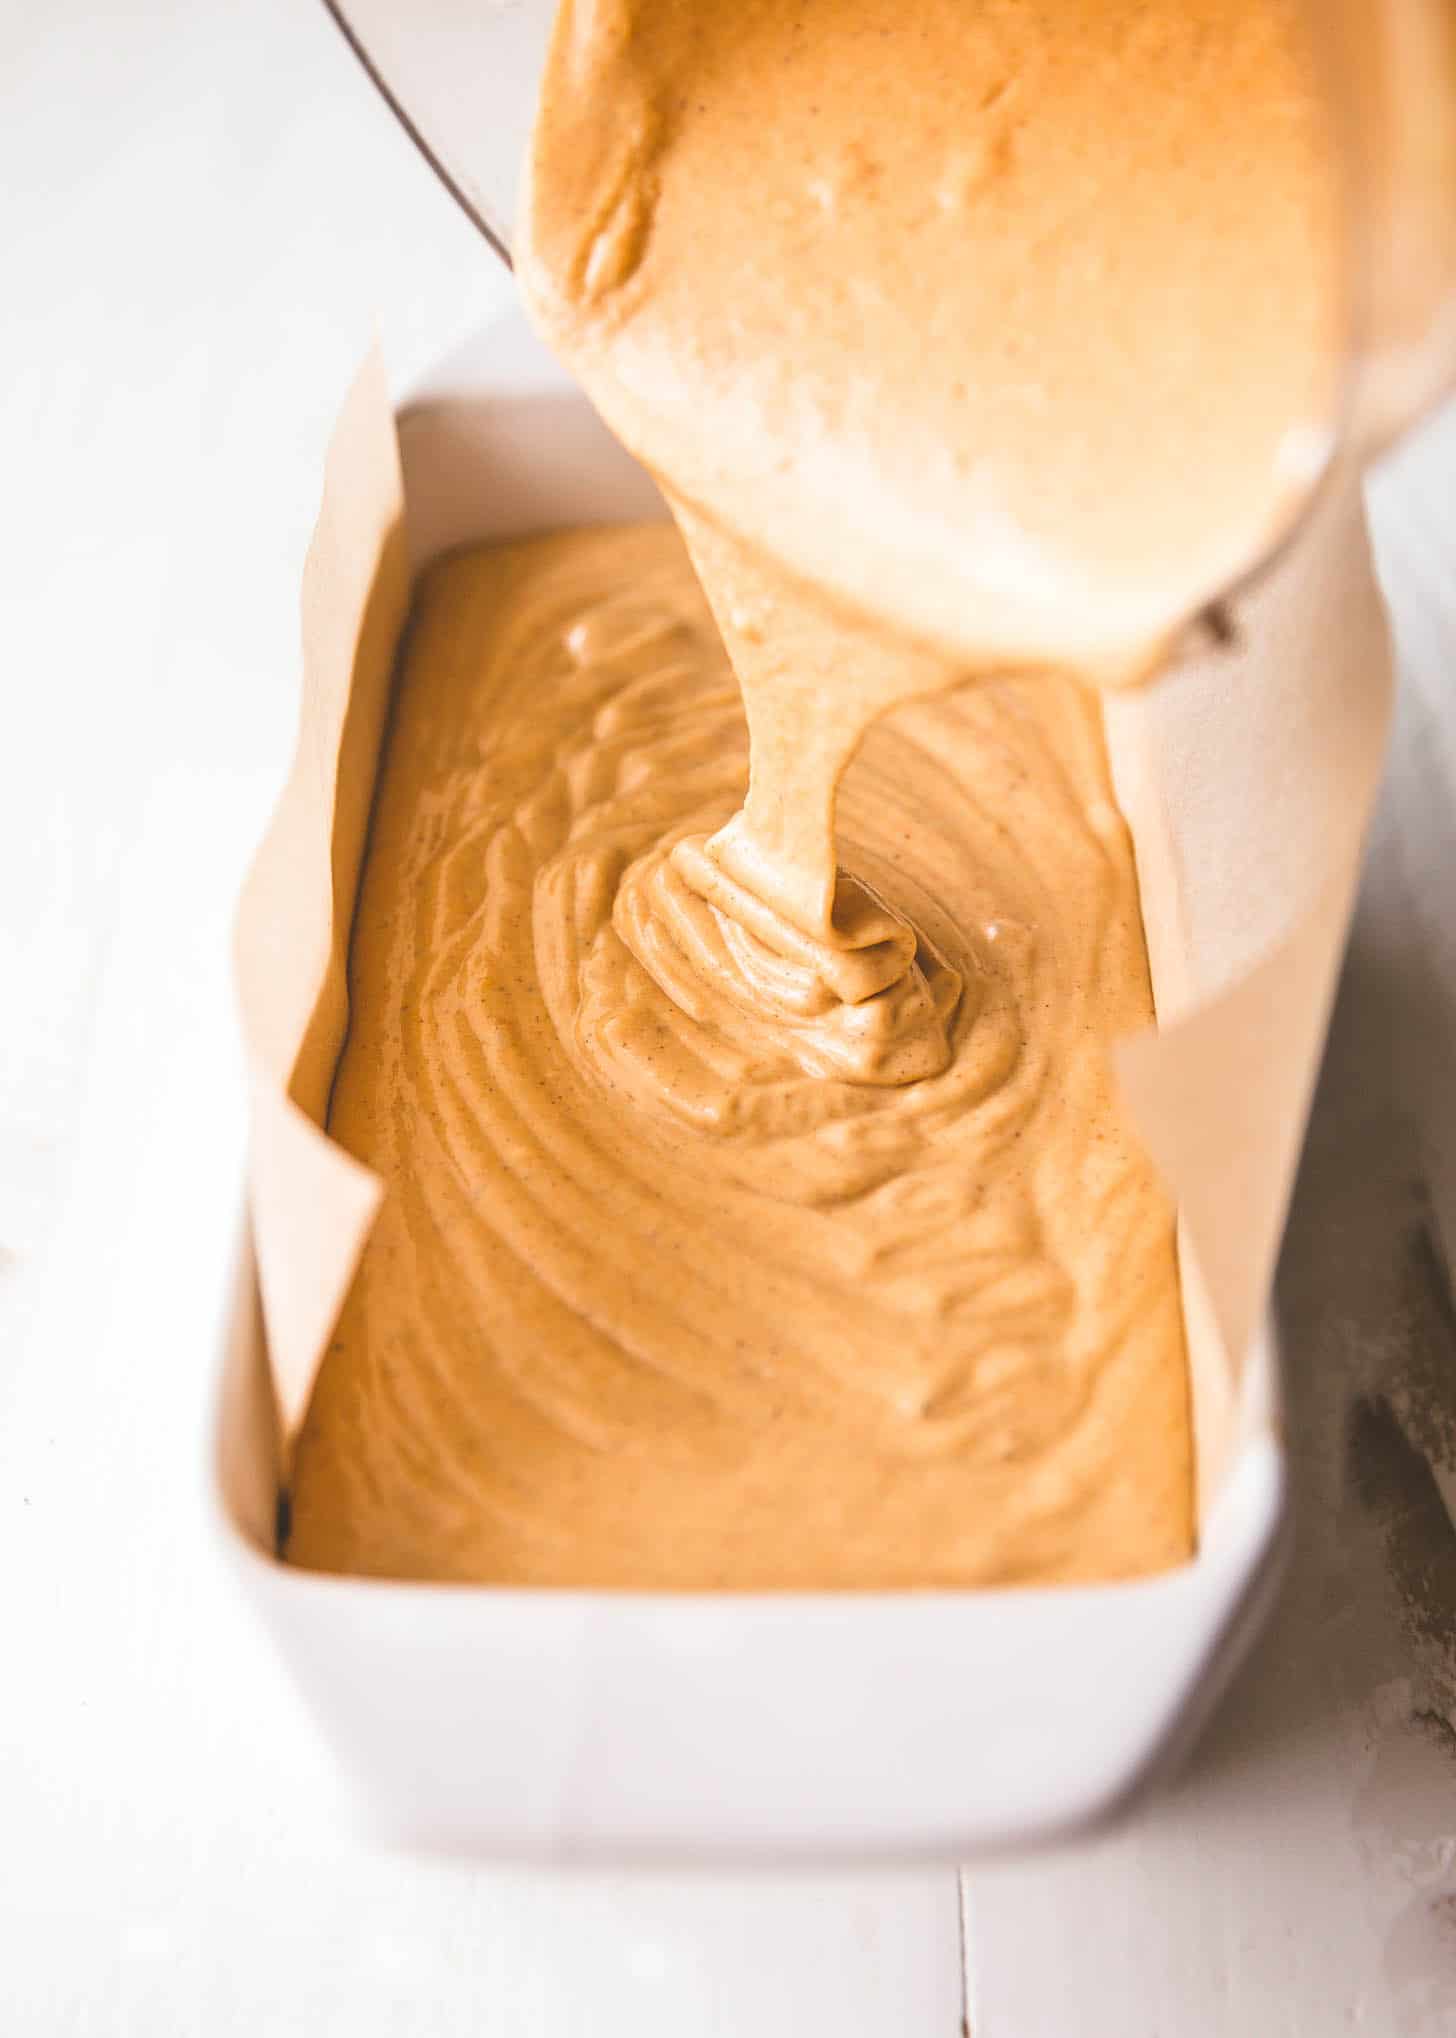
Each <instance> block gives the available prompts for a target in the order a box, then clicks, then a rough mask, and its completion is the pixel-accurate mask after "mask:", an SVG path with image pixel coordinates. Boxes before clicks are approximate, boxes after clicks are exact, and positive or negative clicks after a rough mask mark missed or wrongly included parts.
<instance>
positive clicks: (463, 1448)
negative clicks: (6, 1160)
mask: <svg viewBox="0 0 1456 2038" xmlns="http://www.w3.org/2000/svg"><path fill="white" fill-rule="evenodd" d="M746 769H747V750H746V743H745V730H744V722H743V713H742V707H741V704H740V702H739V698H738V692H737V688H736V686H735V684H734V680H733V674H732V671H731V669H730V667H729V665H728V662H727V659H726V657H725V655H724V652H723V648H722V644H721V641H720V639H719V637H718V634H717V631H716V630H715V628H714V625H713V621H712V618H711V616H710V614H709V612H708V609H707V607H706V604H705V602H704V600H703V597H702V594H701V592H700V590H699V588H698V585H697V583H696V581H695V579H694V577H693V574H692V571H691V568H690V567H689V564H688V560H687V557H686V555H685V553H684V551H683V548H682V544H681V542H680V540H679V539H678V537H677V534H676V533H675V531H674V530H673V529H672V527H671V526H670V525H665V524H664V525H656V526H647V527H643V528H639V529H623V530H609V531H601V532H579V533H574V534H570V535H565V536H561V537H556V538H548V539H542V540H537V541H534V542H532V543H529V544H525V545H522V546H519V547H516V548H512V549H508V550H504V551H496V552H475V553H468V554H464V555H462V556H460V557H458V558H455V559H452V560H449V561H446V562H445V563H444V564H442V565H440V566H438V567H436V568H435V569H433V571H432V573H431V574H430V576H429V577H428V579H427V580H426V582H425V585H424V589H423V592H422V595H421V600H420V606H419V611H418V615H417V618H416V621H415V624H414V626H413V629H412V633H411V637H410V644H409V652H408V657H407V659H406V663H405V667H404V671H403V674H402V677H401V681H400V689H399V696H398V706H397V710H396V715H395V721H394V726H393V729H392V732H391V736H390V741H389V749H388V755H387V758H386V761H385V765H384V771H383V777H382V781H381V788H380V793H379V797H378V804H377V807H376V811H375V818H374V824H373V832H372V837H371V842H370V847H369V853H368V860H367V865H366V869H365V874H364V880H363V886H362V890H361V895H360V900H359V908H358V914H357V918H356V922H355V928H354V941H353V952H352V959H351V995H352V1010H353V1017H352V1021H351V1026H350V1034H349V1040H348V1045H347V1047H346V1050H345V1053H344V1057H343V1062H342V1065H341V1067H340V1070H339V1076H338V1081H337V1084H336V1086H335V1093H334V1100H333V1108H332V1113H331V1119H330V1124H331V1129H332V1131H333V1133H334V1136H335V1137H336V1138H337V1139H339V1140H341V1141H342V1142H343V1144H344V1145H345V1146H346V1147H347V1148H348V1149H349V1150H350V1151H351V1152H353V1153H355V1154H357V1155H359V1156H360V1157H361V1158H363V1159H365V1160H367V1161H368V1162H369V1163H370V1164H371V1165H372V1166H373V1167H375V1168H377V1169H378V1170H379V1171H380V1172H381V1173H382V1174H383V1175H384V1177H385V1178H386V1180H387V1181H388V1183H389V1195H388V1198H387V1200H386V1202H385V1205H384V1208H383V1211H382V1213H381V1215H380V1217H379V1220H378V1222H377V1224H376V1227H375V1231H374V1233H373V1236H372V1237H371V1239H370V1242H369V1244H368V1247H367V1248H366V1251H365V1254H364V1259H363V1264H362V1266H361V1269H360V1272H359V1275H358V1278H357V1279H356V1281H355V1284H354V1287H353V1290H352V1293H351V1295H350V1297H349V1300H348V1302H347V1304H346V1306H345V1309H344V1313H343V1317H342V1320H341V1321H340V1323H339V1326H338V1329H337V1331H336V1334H335V1337H334V1340H333V1343H332V1344H331V1346H330V1348H329V1350H328V1352H327V1354H326V1356H325V1359H324V1362H323V1367H322V1371H321V1373H320V1377H319V1381H318V1385H317V1388H316V1390H315V1393H314V1397H313V1402H312V1406H311V1407H310V1410H309V1414H308V1419H307V1422H306V1424H305V1427H304V1430H303V1434H302V1437H301V1440H300V1443H299V1448H298V1455H297V1469H296V1479H295V1487H294V1500H293V1532H292V1540H291V1543H290V1545H289V1554H290V1555H291V1556H292V1557H293V1558H294V1559H295V1560H296V1561H299V1562H303V1563H307V1564H314V1565H320V1566H324V1567H327V1568H332V1569H339V1570H347V1571H362V1572H379V1573H384V1574H386V1575H390V1576H397V1577H427V1578H457V1579H484V1580H495V1581H500V1582H508V1583H515V1584H576V1585H612V1586H684V1587H721V1586H729V1587H755V1586H762V1587H780V1586H804V1587H852V1586H915V1585H936V1584H939V1585H965V1584H993V1583H1005V1582H1009V1581H1012V1580H1037V1579H1052V1578H1057V1579H1070V1578H1097V1577H1110V1576H1121V1575H1126V1574H1129V1573H1133V1572H1139V1571H1145V1570H1148V1569H1152V1568H1154V1567H1156V1566H1159V1565H1163V1564H1168V1563H1172V1562H1174V1561H1176V1560H1177V1559H1178V1558H1179V1557H1181V1556H1183V1555H1184V1554H1185V1553H1186V1552H1187V1549H1188V1547H1189V1536H1190V1487H1189V1463H1188V1433H1187V1416H1186V1385H1185V1379H1184V1370H1183V1363H1182V1350H1181V1336H1180V1327H1179V1314H1178V1294H1177V1283H1176V1276H1175V1272H1174V1263H1173V1241H1172V1223H1171V1216H1170V1213H1169V1210H1168V1208H1167V1206H1166V1203H1165V1201H1164V1198H1163V1196H1162V1194H1161V1192H1160V1190H1159V1189H1158V1187H1157V1185H1156V1184H1155V1182H1154V1180H1153V1178H1152V1174H1151V1170H1150V1168H1149V1165H1148V1163H1147V1161H1146V1160H1145V1159H1144V1157H1143V1156H1142V1154H1141V1153H1140V1152H1139V1150H1138V1148H1137V1145H1136V1142H1135V1141H1134V1140H1133V1139H1132V1137H1131V1136H1130V1134H1129V1130H1128V1127H1127V1124H1126V1121H1125V1119H1124V1117H1123V1114H1122V1111H1121V1108H1120V1106H1119V1102H1118V1099H1117V1097H1116V1094H1115V1092H1114V1089H1113V1085H1112V1080H1111V1073H1110V1068H1109V1060H1108V1042H1109V1040H1110V1038H1111V1037H1112V1036H1113V1035H1114V1034H1116V1033H1120V1032H1124V1031H1127V1030H1129V1029H1131V1028H1133V1027H1135V1026H1138V1025H1140V1024H1142V1023H1143V1022H1145V1021H1146V1019H1147V1018H1148V1017H1149V1014H1150V999H1149V992H1148V982H1147V972H1146V966H1145V963H1144V958H1143V952H1142V941H1141V928H1140V924H1139V918H1138V905H1137V886H1136V879H1135V876H1134V872H1133V865H1132V856H1131V852H1130V848H1129V844H1128V840H1127V835H1126V831H1125V829H1124V827H1123V824H1122V821H1121V819H1120V817H1119V815H1118V813H1117V810H1116V808H1115V806H1114V804H1113V801H1112V796H1111V792H1110V788H1109V785H1108V780H1107V770H1106V764H1105V760H1104V756H1103V750H1102V740H1101V731H1100V717H1099V714H1098V709H1097V704H1096V701H1095V699H1094V698H1093V697H1091V696H1089V695H1087V694H1086V693H1084V692H1083V691H1082V690H1081V689H1079V688H1078V687H1077V685H1076V684H1075V683H1074V682H1073V681H1071V680H1069V679H1061V678H1045V677H1043V678H1039V679H1036V680H1015V679H1005V680H998V681H993V682H988V683H986V684H982V685H975V684H972V685H968V686H965V687H962V688H959V689H957V690H955V691H954V692H952V693H949V694H943V695H941V696H939V697H937V698H935V699H932V700H927V701H923V702H919V703H915V704H913V705H910V706H907V707H904V708H902V709H900V710H899V711H898V712H897V713H895V714H894V715H892V716H890V717H888V718H886V719H885V720H884V721H882V722H881V723H879V724H878V725H877V726H876V727H875V728H874V729H873V730H872V731H871V733H870V735H869V737H868V738H867V740H866V742H865V744H864V746H863V749H862V750H861V752H860V754H859V755H858V757H857V758H856V759H855V761H854V762H853V764H851V765H850V767H849V769H848V771H847V772H846V774H845V779H844V785H843V788H842V791H841V795H840V832H841V840H842V845H843V850H844V854H845V857H846V861H847V862H849V863H850V864H851V866H852V867H853V868H854V869H856V870H857V871H859V872H861V873H863V875H864V877H865V878H866V879H867V880H868V881H870V882H871V883H873V884H875V885H876V886H877V887H879V888H881V889H882V890H883V892H884V894H885V896H886V897H888V898H891V899H893V900H894V901H895V902H896V905H897V907H898V908H899V909H900V910H901V911H902V912H905V913H908V914H909V916H910V917H911V919H912V920H913V923H914V924H915V926H916V927H917V928H918V929H921V930H923V939H924V940H925V941H926V942H927V943H928V944H934V948H935V951H936V953H937V954H938V955H939V956H940V957H942V958H943V964H942V967H943V968H944V969H945V970H946V971H948V972H949V971H953V972H954V976H955V979H956V981H957V983H958V986H959V989H958V994H957V996H956V998H955V1002H954V1004H953V1005H952V1006H950V1007H949V1009H948V1010H947V1012H946V1014H945V1018H944V1022H943V1023H944V1029H945V1034H946V1039H947V1043H948V1050H949V1052H948V1060H947V1065H946V1067H945V1068H944V1070H943V1071H942V1072H940V1073H939V1074H934V1075H928V1076H924V1077H921V1078H920V1079H918V1080H916V1081H913V1082H909V1083H905V1084H899V1085H897V1084H894V1083H881V1082H869V1083H866V1082H860V1081H857V1080H854V1079H852V1078H850V1079H846V1078H845V1077H844V1076H843V1075H841V1074H839V1073H837V1072H836V1071H835V1070H834V1069H832V1068H830V1069H827V1070H822V1071H821V1070H818V1069H816V1070H815V1072H813V1073H808V1072H806V1069H805V1066H804V1063H805V1060H806V1059H813V1056H812V1051H811V1052H810V1053H809V1054H808V1055H807V1056H806V1053H805V1046H804V1033H803V1031H801V1028H807V1029H808V1033H809V1036H810V1039H811V1040H812V1037H813V1026H814V1019H813V1016H812V1015H808V1016H805V1015H803V1014H802V1013H801V1011H800V1009H799V995H798V993H799V989H801V988H802V983H803V982H804V981H806V980H807V979H801V980H799V984H798V986H797V987H796V985H795V979H794V977H793V974H792V970H790V971H788V972H786V976H787V984H788V988H787V991H786V995H785V999H784V1005H783V1006H781V1007H779V1008H777V1009H775V1008H773V1006H772V999H771V996H770V995H768V994H767V992H766V995H765V1000H764V1006H763V1008H762V1009H760V1010H757V1011H754V1012H751V1013H749V1014H746V1015H745V1014H744V1013H742V1012H741V1010H740V1009H739V1007H738V1006H737V1005H736V1004H735V1003H734V1002H733V1001H732V1000H731V999H727V998H726V997H724V996H723V994H722V993H721V992H718V991H716V990H715V985H716V983H717V971H718V969H719V968H720V966H721V965H720V964H719V963H718V962H717V961H715V960H714V959H712V957H711V955H710V956H709V957H708V958H706V959H704V960H702V961H701V962H700V964H699V965H698V967H697V969H696V970H695V969H694V957H695V955H696V950H695V947H694V943H695V940H696V939H697V938H699V937H701V939H702V940H703V941H704V942H705V943H706V944H707V945H708V947H709V948H710V949H711V947H712V945H713V943H714V942H715V940H719V939H722V938H724V937H725V936H726V935H727V933H728V930H729V929H730V928H731V926H732V924H733V923H732V922H731V921H723V922H721V923H717V924H716V925H715V924H714V923H713V922H712V920H711V916H709V915H707V914H706V913H700V915H699V920H698V924H697V926H696V928H694V926H693V924H692V919H691V916H692V913H693V909H694V895H693V894H692V893H691V891H690V890H688V889H687V888H686V887H685V886H679V885H677V884H676V883H675V882H670V874H671V869H672V854H673V847H674V845H675V844H677V843H679V842H681V841H683V840H684V839H687V840H692V839H695V838H700V837H701V836H703V835H704V834H705V833H709V834H710V833H711V832H712V831H713V830H714V829H716V828H717V827H718V826H720V825H721V823H722V822H724V821H725V820H726V819H727V818H728V816H729V815H730V814H731V813H732V812H733V810H734V808H735V806H736V805H737V803H738V801H739V800H740V799H741V797H742V794H743V789H744V780H745V775H746ZM685 916H686V917H685ZM664 950H665V951H666V953H665V956H664V954H663V951H664ZM759 966H760V968H762V969H764V970H767V968H768V964H767V961H766V958H759ZM772 988H773V989H774V990H777V989H780V988H782V986H781V985H775V986H773V987H772ZM785 1008H786V1009H785ZM854 1009H857V1010H859V1011H865V1010H866V1007H865V1006H864V1005H861V1006H859V1007H857V1008H854ZM870 1009H871V1010H872V1009H873V1001H870ZM771 1012H772V1013H773V1016H770V1013H771Z"/></svg>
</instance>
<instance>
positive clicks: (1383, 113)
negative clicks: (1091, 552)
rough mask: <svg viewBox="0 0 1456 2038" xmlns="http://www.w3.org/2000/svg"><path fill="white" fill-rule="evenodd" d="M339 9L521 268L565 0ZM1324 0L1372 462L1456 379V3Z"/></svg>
mask: <svg viewBox="0 0 1456 2038" xmlns="http://www.w3.org/2000/svg"><path fill="white" fill-rule="evenodd" d="M326 4H327V5H328V7H329V10H330V12H331V13H332V14H333V16H334V18H335V20H336V21H337V22H338V24H339V26H340V28H341V29H342V30H343V32H344V35H345V36H346V37H347V39H348V41H349V43H350V45H351V46H352V48H353V49H354V51H355V54H356V55H357V56H358V58H359V60H360V62H361V63H362V64H363V66H364V68H365V70H366V71H367V72H368V74H369V76H370V77H371V78H372V80H373V81H374V83H375V85H376V86H377V87H378V89H379V91H380V92H381V93H382V94H383V96H384V98H385V99H386V100H387V101H388V103H389V105H390V106H391V107H392V109H393V110H394V112H395V114H396V115H397V116H398V118H399V119H400V121H401V122H402V123H403V125H404V126H405V128H406V129H407V130H408V132H409V133H410V135H411V137H412V138H413V139H414V141H415V142H416V144H417V145H418V146H419V148H420V149H421V150H422V151H423V153H424V154H425V156H426V157H427V158H428V160H429V161H430V163H431V164H432V165H433V167H434V169H435V170H436V172H437V174H438V175H439V177H440V178H441V180H442V182H443V183H444V184H445V185H446V187H447V188H448V189H449V191H450V192H451V193H452V195H453V196H454V197H455V199H456V200H457V201H458V203H459V204H460V205H461V206H462V207H463V208H464V210H465V211H466V213H467V214H468V215H469V217H470V218H471V219H472V220H473V221H474V223H475V225H476V226H477V227H478V228H479V230H480V232H481V234H482V235H483V236H484V238H485V239H486V241H487V242H488V243H489V244H490V246H491V247H492V248H493V249H494V250H495V252H496V253H497V254H498V255H499V256H500V258H501V259H502V261H504V262H506V263H509V262H510V259H511V254H510V249H511V237H512V229H513V221H514V218H515V213H516V203H517V195H518V185H519V180H520V174H521V169H522V165H523V163H524V159H525V153H526V145H527V141H528V138H529V135H530V130H531V124H532V121H533V118H534V113H535V105H536V93H537V87H538V84H539V80H540V76H541V72H542V69H543V66H544V63H545V56H546V48H547V44H548V42H549V39H550V34H551V25H552V21H553V18H554V15H555V12H556V4H555V0H413V4H412V5H411V6H409V7H408V8H402V7H400V6H399V5H398V0H326ZM1306 7H1307V13H1308V17H1309V24H1310V35H1311V58H1312V61H1314V62H1315V63H1317V64H1318V65H1319V66H1320V68H1321V70H1322V71H1323V74H1324V80H1325V89H1326V91H1327V92H1328V94H1329V97H1330V102H1331V106H1332V108H1333V111H1334V114H1335V122H1336V130H1337V132H1338V134H1339V135H1340V137H1341V140H1342V146H1343V152H1344V159H1345V172H1346V175H1345V188H1346V236H1347V246H1348V249H1349V256H1350V260H1349V268H1348V275H1349V279H1350V290H1349V324H1348V355H1347V369H1348V372H1347V374H1346V376H1345V378H1344V385H1343V411H1342V415H1341V416H1340V417H1339V418H1337V419H1333V420H1332V421H1331V424H1332V430H1331V435H1330V444H1331V447H1332V449H1333V450H1334V453H1335V454H1337V455H1341V454H1342V455H1344V456H1345V457H1352V458H1354V459H1355V460H1357V461H1363V460H1366V459H1368V458H1370V457H1372V456H1373V455H1374V454H1375V453H1377V452H1379V451H1380V450H1381V449H1382V448H1383V447H1385V446H1386V445H1388V444H1389V443H1390V441H1391V440H1392V439H1394V438H1395V437H1397V436H1398V435H1399V433H1400V432H1401V431H1403V430H1404V429H1405V428H1406V427H1407V426H1408V425H1410V424H1411V423H1413V422H1414V421H1415V420H1417V419H1418V418H1419V417H1421V416H1422V415H1423V414H1424V413H1425V412H1426V411H1427V410H1429V409H1430V408H1431V407H1432V405H1433V404H1434V403H1435V402H1436V401H1437V400H1438V398H1439V397H1440V396H1441V394H1442V393H1443V392H1444V391H1445V390H1446V389H1447V388H1448V387H1450V386H1451V384H1452V383H1453V382H1456V0H1306ZM1314 485H1315V484H1314V481H1313V480H1312V482H1311V492H1313V487H1314ZM1259 563H1260V562H1258V561H1251V562H1250V566H1251V568H1253V567H1256V566H1257V565H1258V564H1259Z"/></svg>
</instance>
